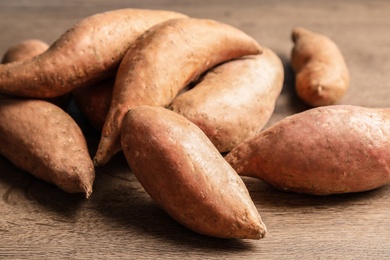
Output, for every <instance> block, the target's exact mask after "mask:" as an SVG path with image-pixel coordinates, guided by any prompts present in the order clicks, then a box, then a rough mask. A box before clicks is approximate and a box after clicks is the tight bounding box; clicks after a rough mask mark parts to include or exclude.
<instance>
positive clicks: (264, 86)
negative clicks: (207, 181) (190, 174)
mask: <svg viewBox="0 0 390 260" xmlns="http://www.w3.org/2000/svg"><path fill="white" fill-rule="evenodd" d="M283 79H284V68H283V64H282V62H281V60H280V58H279V57H278V56H277V55H276V54H275V53H274V52H273V51H272V50H271V49H269V48H263V53H262V54H261V55H251V56H246V57H243V58H240V59H236V60H232V61H228V62H225V63H223V64H221V65H219V66H217V67H215V68H213V69H212V70H210V71H209V72H207V73H206V75H205V76H204V77H202V79H201V80H200V82H198V83H197V84H196V85H195V86H194V87H193V88H192V89H191V90H189V91H187V92H184V93H183V94H181V95H179V96H178V97H176V98H175V99H174V100H173V102H172V103H171V105H170V106H169V108H170V109H171V110H173V111H174V112H176V113H178V114H181V115H183V116H184V117H186V118H187V119H189V120H191V122H193V123H195V124H196V125H197V126H198V127H199V128H200V129H202V130H203V132H205V134H206V135H207V136H208V137H209V138H210V140H211V141H212V143H213V144H214V145H215V146H216V147H217V149H218V150H219V151H220V152H228V151H230V150H231V149H232V148H233V147H235V146H236V145H238V144H239V143H241V142H242V141H244V140H245V139H247V138H249V137H250V136H253V135H254V134H256V133H258V132H259V131H260V130H261V129H262V128H263V127H264V125H265V124H266V123H267V122H268V120H269V118H270V117H271V115H272V113H273V111H274V108H275V102H276V99H277V97H278V96H279V94H280V91H281V90H282V87H283Z"/></svg>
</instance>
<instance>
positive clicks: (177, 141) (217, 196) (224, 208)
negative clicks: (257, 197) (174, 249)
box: [121, 106, 266, 239]
mask: <svg viewBox="0 0 390 260" xmlns="http://www.w3.org/2000/svg"><path fill="white" fill-rule="evenodd" d="M121 143H122V146H123V152H124V154H125V156H126V159H127V162H128V164H129V166H130V168H131V169H132V170H133V171H134V174H135V176H136V177H137V179H138V180H139V182H140V183H141V185H142V186H143V187H144V189H145V191H146V192H147V193H148V194H149V195H150V196H151V197H152V198H153V199H154V201H155V202H156V203H157V204H158V205H160V206H161V207H162V208H163V209H164V210H165V211H166V212H167V213H168V214H169V215H171V216H172V217H173V218H174V219H176V220H177V221H178V222H180V223H182V224H183V225H184V226H186V227H188V228H189V229H191V230H193V231H195V232H198V233H200V234H204V235H209V236H214V237H221V238H247V239H260V238H262V237H264V235H265V233H266V227H265V225H264V224H263V222H262V221H261V217H260V215H259V213H258V211H257V209H256V207H255V205H254V204H253V201H252V199H251V197H250V195H249V193H248V190H247V189H246V186H245V184H244V182H243V181H242V180H241V178H240V177H239V176H238V175H237V173H236V172H235V171H234V170H233V169H232V168H231V167H230V165H229V164H228V163H227V162H226V161H225V160H224V159H223V157H222V156H221V154H220V153H219V152H218V150H217V149H216V148H215V147H214V145H213V144H212V143H211V142H210V140H209V139H208V138H207V136H206V135H205V134H204V133H203V132H202V131H201V130H200V129H199V128H198V127H197V126H196V125H194V124H193V123H191V122H190V121H189V120H187V119H186V118H185V117H183V116H181V115H178V114H176V113H174V112H172V111H170V110H168V109H165V108H162V107H148V106H140V107H137V108H132V109H130V110H129V112H128V113H127V114H126V116H125V118H124V122H123V127H122V131H121Z"/></svg>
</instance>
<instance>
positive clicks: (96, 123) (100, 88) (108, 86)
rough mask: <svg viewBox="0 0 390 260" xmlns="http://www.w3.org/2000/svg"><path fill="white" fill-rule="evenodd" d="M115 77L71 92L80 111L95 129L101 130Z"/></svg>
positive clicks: (108, 106) (108, 107)
mask: <svg viewBox="0 0 390 260" xmlns="http://www.w3.org/2000/svg"><path fill="white" fill-rule="evenodd" d="M114 82H115V78H110V79H107V80H103V81H101V82H100V83H96V84H95V85H93V86H88V87H85V88H78V89H75V90H74V91H73V92H72V97H73V100H74V102H75V104H76V106H77V108H78V109H80V111H81V113H82V114H83V115H84V116H85V117H86V119H87V120H88V122H89V123H90V124H91V125H92V127H94V128H95V129H96V130H98V131H101V130H102V128H103V125H104V122H105V120H106V117H107V114H108V110H109V109H110V103H111V97H112V90H113V88H114Z"/></svg>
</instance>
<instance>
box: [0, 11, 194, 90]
mask: <svg viewBox="0 0 390 260" xmlns="http://www.w3.org/2000/svg"><path fill="white" fill-rule="evenodd" d="M177 17H186V16H185V15H183V14H180V13H176V12H171V11H160V10H143V9H119V10H113V11H107V12H104V13H99V14H95V15H92V16H89V17H87V18H85V19H83V20H81V21H80V22H79V23H77V24H75V25H74V26H73V27H72V28H70V29H69V30H68V31H66V32H65V33H64V34H63V35H62V36H61V37H60V38H59V39H58V40H57V41H56V42H55V43H53V44H52V45H51V46H50V48H49V49H48V50H47V51H45V52H44V53H42V54H41V55H39V56H37V57H35V58H32V59H30V60H26V61H24V62H13V63H9V64H4V65H0V93H4V94H9V95H17V96H23V97H35V98H46V97H55V96H60V95H63V94H66V93H69V92H71V91H72V90H73V89H75V88H78V87H81V86H86V85H91V84H94V83H97V82H99V81H101V80H102V79H104V78H108V77H110V76H114V74H115V72H116V69H117V68H118V65H119V62H120V61H121V59H122V58H123V56H124V54H125V53H126V51H127V50H128V48H129V47H130V45H131V44H132V42H133V41H134V39H136V38H137V37H138V36H139V35H140V34H141V33H142V32H144V31H145V30H146V29H148V28H149V27H151V26H153V25H155V24H157V23H160V22H162V21H165V20H168V19H171V18H177Z"/></svg>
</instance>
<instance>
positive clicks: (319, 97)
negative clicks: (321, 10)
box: [291, 27, 350, 107]
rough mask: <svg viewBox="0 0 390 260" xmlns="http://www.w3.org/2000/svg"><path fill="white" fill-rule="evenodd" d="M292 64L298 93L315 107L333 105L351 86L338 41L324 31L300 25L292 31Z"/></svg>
mask: <svg viewBox="0 0 390 260" xmlns="http://www.w3.org/2000/svg"><path fill="white" fill-rule="evenodd" d="M292 40H293V43H294V47H293V49H292V52H291V65H292V67H293V69H294V71H295V74H296V76H295V89H296V92H297V94H298V96H299V97H300V98H301V99H302V100H303V101H304V102H305V103H307V104H308V105H310V106H312V107H317V106H325V105H332V104H335V103H336V102H337V101H339V100H340V99H341V98H342V97H343V96H344V95H345V93H346V91H347V90H348V87H349V80H350V79H349V78H350V76H349V71H348V67H347V64H346V62H345V59H344V57H343V55H342V53H341V51H340V49H339V47H338V46H337V45H336V43H335V42H334V41H332V40H331V39H330V38H329V37H327V36H325V35H322V34H320V33H315V32H312V31H309V30H307V29H304V28H302V27H297V28H295V29H294V30H293V32H292Z"/></svg>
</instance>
